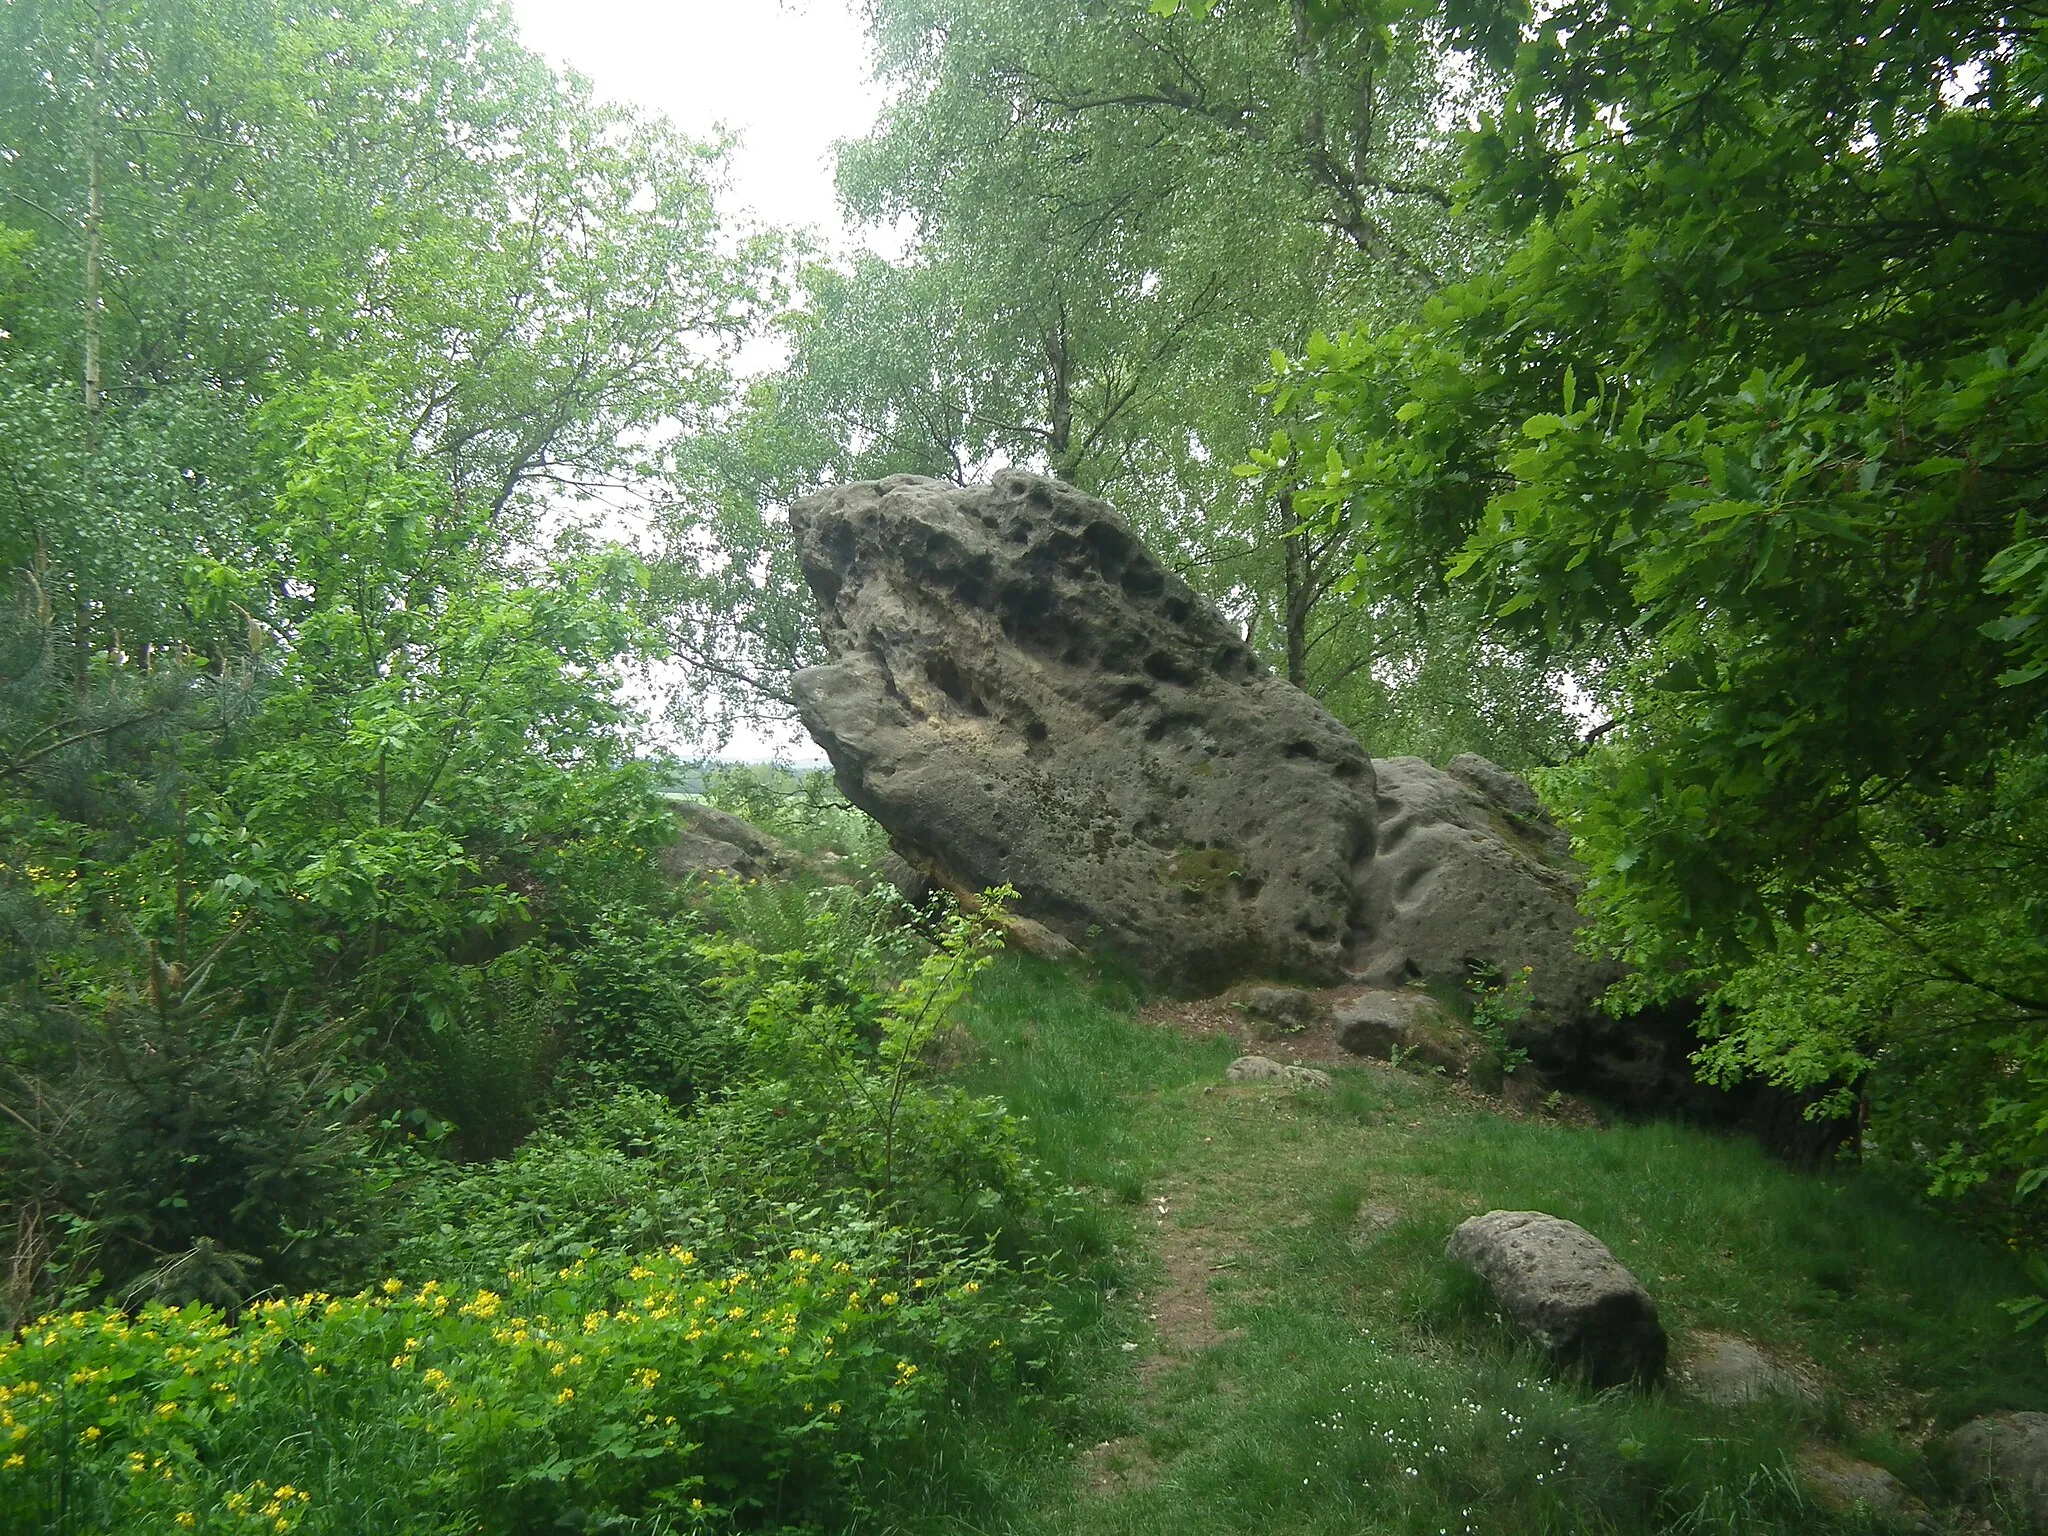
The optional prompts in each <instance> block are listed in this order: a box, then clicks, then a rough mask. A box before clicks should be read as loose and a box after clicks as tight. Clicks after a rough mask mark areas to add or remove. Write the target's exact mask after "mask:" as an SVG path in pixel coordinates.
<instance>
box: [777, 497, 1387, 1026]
mask: <svg viewBox="0 0 2048 1536" xmlns="http://www.w3.org/2000/svg"><path fill="white" fill-rule="evenodd" d="M790 523H791V528H792V530H793V532H794V534H795V540H796V547H797V553H798V555H799V557H800V559H801V561H802V564H803V569H804V575H805V578H806V579H807V580H808V582H809V583H810V587H811V590H812V592H813V594H814V595H815V596H816V598H817V602H818V611H819V623H820V628H821V631H822V633H823V638H824V642H825V648H826V651H827V653H828V655H829V657H830V659H829V660H828V661H827V662H826V663H825V664H824V665H822V666H817V667H812V668H808V669H806V670H805V671H803V672H800V673H799V674H797V677H796V680H795V694H796V700H797V707H798V710H799V712H800V713H801V715H802V717H803V721H804V724H805V726H806V727H807V728H808V729H809V730H810V733H811V735H812V736H813V737H814V738H815V739H816V740H817V741H818V743H819V744H820V745H821V746H822V747H823V748H824V749H825V752H826V754H827V756H829V757H830V758H831V760H832V766H833V769H834V770H835V772H836V774H837V777H838V780H839V784H840V787H841V789H842V790H843V791H844V793H845V794H846V796H847V798H848V799H850V800H851V801H853V803H854V804H856V805H858V806H860V807H861V808H862V809H863V810H865V811H867V812H868V814H870V815H871V816H873V817H874V818H875V819H876V820H877V821H879V822H880V823H881V824H882V825H883V826H884V827H885V828H887V829H888V831H889V833H890V836H891V838H892V840H893V841H894V843H895V844H896V847H897V849H898V851H899V852H901V853H902V854H903V855H904V857H905V858H907V859H908V860H909V861H910V862H911V863H912V864H914V865H916V866H917V867H919V868H920V869H925V870H928V871H930V872H931V873H932V875H933V876H934V877H935V878H937V879H938V880H939V881H940V882H941V883H943V884H945V885H947V886H949V887H951V888H953V889H954V890H956V891H974V890H978V889H981V888H984V887H987V886H992V885H998V884H1003V883H1007V884H1010V885H1012V886H1014V887H1016V890H1017V893H1018V894H1017V899H1016V901H1015V902H1014V903H1013V906H1014V909H1015V910H1016V911H1017V912H1018V913H1020V914H1022V915H1024V916H1026V917H1030V918H1033V919H1036V920H1037V921H1039V922H1042V923H1044V924H1046V925H1047V926H1049V927H1050V928H1052V929H1053V930H1054V931H1055V932H1057V933H1059V934H1060V935H1062V936H1063V937H1065V938H1066V939H1068V940H1070V941H1072V942H1074V943H1076V944H1084V945H1091V946H1096V947H1107V948H1111V949H1114V950H1116V951H1119V952H1121V953H1123V954H1124V955H1126V956H1128V957H1129V958H1130V959H1132V960H1133V961H1135V962H1136V963H1137V964H1138V965H1139V966H1140V967H1141V968H1142V969H1144V970H1145V971H1146V972H1148V973H1149V974H1150V975H1152V976H1153V977H1154V978H1156V979H1160V980H1164V981H1166V982H1168V983H1170V984H1173V985H1176V986H1178V987H1181V988H1184V989H1187V990H1195V989H1199V988H1203V987H1211V986H1215V985H1219V984H1222V983H1226V982H1228V981H1231V980H1234V979H1236V978H1239V977H1243V976H1250V975H1266V976H1274V977H1285V978H1290V979H1295V980H1334V979H1336V978H1338V977H1339V976H1340V975H1342V974H1343V972H1344V969H1345V966H1346V964H1347V961H1348V959H1349V957H1350V946H1351V944H1352V941H1353V938H1354V931H1355V928H1356V924H1357V918H1358V914H1359V909H1360V900H1361V887H1362V884H1363V882H1364V880H1365V878H1366V875H1367V873H1368V870H1369V868H1370V866H1371V863H1372V855H1373V847H1374V788H1375V786H1374V779H1373V769H1372V763H1371V760H1370V759H1369V758H1368V757H1367V755H1366V753H1365V751H1364V750H1363V749H1362V748H1361V747H1360V746H1359V745H1358V742H1357V741H1356V739H1355V738H1353V737H1352V735H1351V733H1350V732H1349V731H1347V730H1346V729H1345V728H1344V727H1343V726H1342V725H1341V724H1339V723H1338V722H1337V721H1336V720H1335V719H1334V718H1332V717H1331V716H1330V714H1329V713H1328V712H1327V711H1325V710H1324V709H1323V708H1322V707H1321V706H1320V705H1318V704H1316V703H1315V702H1314V700H1312V699H1310V698H1309V697H1308V696H1307V695H1305V694H1303V693H1302V692H1301V691H1300V690H1299V689H1296V688H1294V687H1292V686H1290V685H1289V684H1287V683H1286V682H1284V681H1282V680H1280V679H1279V678H1276V677H1275V676H1274V675H1273V674H1272V672H1271V671H1270V670H1269V669H1268V668H1267V667H1266V666H1265V665H1264V664H1263V663H1262V662H1261V661H1260V660H1259V659H1258V658H1257V656H1255V655H1254V654H1253V653H1252V652H1251V650H1250V649H1249V648H1248V647H1247V646H1246V645H1245V644H1244V642H1243V640H1242V639H1241V638H1240V637H1239V636H1238V634H1237V633H1236V631H1235V630H1234V629H1232V628H1231V627H1230V626H1229V625H1228V624H1227V623H1225V622H1224V620H1223V619H1222V618H1221V617H1220V616H1219V615H1218V614H1217V613H1216V612H1215V611H1214V610H1213V609H1212V608H1211V607H1210V606H1209V605H1208V604H1207V603H1206V602H1204V601H1203V600H1202V599H1201V598H1200V597H1198V596H1197V595H1196V594H1195V593H1194V592H1193V591H1192V590H1191V589H1190V588H1189V587H1188V586H1187V585H1186V583H1184V582H1182V581H1181V580H1180V579H1179V578H1178V577H1176V576H1174V575H1173V574H1172V573H1171V572H1169V571H1167V570H1165V569H1164V568H1163V567H1162V566H1161V565H1160V564H1159V563H1158V561H1156V560H1155V559H1153V557H1152V556H1151V554H1150V553H1149V552H1148V551H1147V550H1146V549H1145V547H1144V545H1143V544H1142V543H1141V542H1140V541H1139V540H1138V538H1137V536H1136V535H1135V534H1134V533H1132V531H1131V529H1130V527H1129V526H1128V525H1127V524H1126V523H1125V522H1124V520H1123V519H1122V518H1121V517H1120V516H1119V515H1118V514H1117V513H1116V512H1115V511H1114V510H1113V509H1111V508H1110V507H1109V506H1107V505H1105V504H1104V503H1102V502H1100V501H1097V500H1094V499H1093V498H1091V497H1088V496H1084V495H1082V494H1080V493H1079V492H1077V491H1075V490H1074V489H1072V488H1071V487H1068V486H1065V485H1061V484H1059V483H1057V482H1055V481H1051V480H1047V479H1043V478H1041V477H1039V476H1036V475H1028V474H1023V473H1014V472H1013V473H1006V474H1003V475H1000V476H998V477H997V478H996V480H995V481H994V483H993V484H991V485H987V486H970V487H961V486H957V485H953V484H951V483H949V482H946V481H941V480H928V479H924V478H922V477H918V476H909V475H898V476H892V477H891V478H889V479H887V480H881V481H875V482H869V483H863V484H857V485H846V486H839V487H835V488H833V489H831V490H829V491H825V492H822V493H820V494H818V495H816V496H812V497H808V498H805V499H804V500H802V501H799V502H798V503H797V504H796V505H795V506H794V507H792V508H791V511H790Z"/></svg>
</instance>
